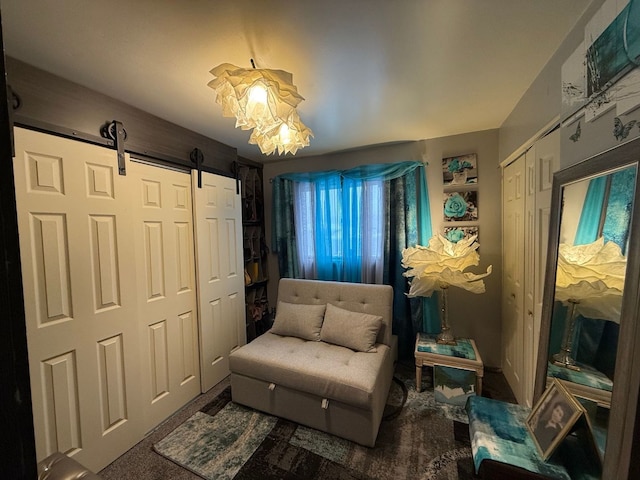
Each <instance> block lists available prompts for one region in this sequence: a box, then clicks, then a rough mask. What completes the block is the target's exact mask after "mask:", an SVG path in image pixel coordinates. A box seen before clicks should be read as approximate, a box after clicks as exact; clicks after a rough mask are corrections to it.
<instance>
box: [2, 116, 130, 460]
mask: <svg viewBox="0 0 640 480" xmlns="http://www.w3.org/2000/svg"><path fill="white" fill-rule="evenodd" d="M15 140H16V155H15V159H14V166H15V180H16V182H15V183H16V198H17V208H18V224H19V230H20V254H21V261H22V267H23V270H22V271H23V288H24V297H25V311H26V328H27V341H28V347H29V369H30V377H31V391H32V396H33V416H34V430H35V437H36V451H37V457H38V460H41V459H43V458H44V457H46V456H47V455H49V454H51V453H53V452H56V451H60V452H64V453H66V454H68V455H70V456H73V457H74V458H75V459H76V460H78V461H79V462H80V463H82V464H84V465H86V466H87V467H88V468H90V469H92V470H94V471H97V470H99V469H101V468H102V467H104V466H105V465H106V464H107V463H109V462H110V461H112V460H113V459H115V458H116V457H117V456H119V455H121V454H122V453H124V452H125V451H126V450H127V449H129V448H130V447H131V446H132V445H133V444H135V443H136V442H137V441H138V440H140V438H141V432H142V417H141V415H140V412H141V408H140V393H139V392H140V388H139V383H140V369H139V364H140V362H139V352H138V346H139V344H140V339H139V331H138V325H137V322H136V281H135V278H136V272H135V257H134V245H133V242H132V241H131V231H132V210H131V191H132V188H131V187H132V185H131V178H130V177H126V176H121V175H118V164H117V160H116V152H114V151H113V150H110V149H106V148H101V147H98V146H93V145H89V144H86V143H82V142H78V141H73V140H67V139H62V138H58V137H55V136H51V135H46V134H42V133H37V132H32V131H28V130H22V129H19V128H16V129H15Z"/></svg>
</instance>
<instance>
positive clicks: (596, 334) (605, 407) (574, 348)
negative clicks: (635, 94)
mask: <svg viewBox="0 0 640 480" xmlns="http://www.w3.org/2000/svg"><path fill="white" fill-rule="evenodd" d="M639 162H640V141H631V142H629V143H626V144H624V145H621V146H619V147H617V148H615V149H613V150H609V151H607V152H604V153H602V154H600V155H596V156H595V157H592V158H589V159H587V160H585V161H583V162H580V163H578V164H576V165H573V166H571V167H569V168H566V169H564V170H561V171H559V172H557V173H556V174H555V175H554V179H553V189H552V206H551V208H552V210H551V212H550V215H551V222H550V225H549V250H548V257H547V269H546V277H545V286H544V298H543V305H542V319H541V328H540V343H539V352H538V364H537V370H536V385H535V389H534V401H537V400H538V399H539V398H540V396H541V395H542V393H543V391H544V390H545V388H546V386H547V385H548V384H549V383H550V382H551V381H552V379H553V378H558V379H560V380H561V381H562V383H563V384H564V385H565V386H566V387H567V389H568V390H569V391H570V392H571V393H573V394H574V395H575V396H576V397H577V398H578V400H579V401H580V402H581V403H582V404H583V405H584V406H585V408H586V409H587V411H588V412H589V413H590V417H591V423H592V425H593V431H594V437H595V441H596V443H597V445H598V447H599V450H600V452H601V455H602V456H603V458H604V471H603V478H626V473H625V474H622V475H620V473H622V472H626V471H627V470H628V465H629V463H628V462H629V458H630V453H629V452H630V445H631V439H632V436H633V421H630V422H629V421H626V423H625V420H626V419H627V418H628V415H629V414H632V415H633V417H631V418H633V419H635V414H636V407H637V398H638V386H639V382H640V378H636V377H638V376H637V375H633V376H632V374H631V372H632V371H633V370H632V368H631V366H633V365H636V364H637V367H640V360H637V359H636V357H640V350H638V351H637V352H636V350H635V339H636V337H637V336H638V333H639V332H640V329H638V311H637V306H638V299H639V295H638V285H639V281H638V277H639V276H640V270H639V266H640V258H639V256H640V239H639V238H638V234H639V233H640V220H639V218H640V208H637V207H639V206H640V203H639V202H640V200H639V198H640V196H639V189H638V176H639V175H638V168H639V165H640V163H639ZM632 377H633V378H632ZM623 445H625V446H626V447H625V448H621V447H622V446H623ZM625 464H626V467H625ZM625 468H626V470H625ZM621 469H622V470H621Z"/></svg>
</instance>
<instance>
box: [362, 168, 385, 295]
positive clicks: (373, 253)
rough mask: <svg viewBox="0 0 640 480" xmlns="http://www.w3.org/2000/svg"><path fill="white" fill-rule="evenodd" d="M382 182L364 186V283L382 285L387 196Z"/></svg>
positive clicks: (365, 183) (372, 182)
mask: <svg viewBox="0 0 640 480" xmlns="http://www.w3.org/2000/svg"><path fill="white" fill-rule="evenodd" d="M384 191H385V190H384V182H383V181H382V180H371V181H366V182H364V184H363V192H362V193H363V195H362V197H363V202H362V203H363V205H362V207H363V208H362V231H363V235H362V239H363V245H362V282H363V283H382V275H383V273H384V265H383V259H384V238H385V231H384V225H385V222H384V218H385V214H384V212H385V196H384Z"/></svg>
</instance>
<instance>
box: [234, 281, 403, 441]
mask: <svg viewBox="0 0 640 480" xmlns="http://www.w3.org/2000/svg"><path fill="white" fill-rule="evenodd" d="M392 307H393V289H392V288H391V287H390V286H388V285H370V284H360V283H345V282H326V281H317V280H299V279H288V278H284V279H281V280H280V283H279V288H278V306H277V308H276V318H275V321H274V325H273V327H272V329H271V330H269V331H268V332H267V333H265V334H263V335H261V336H259V337H258V338H256V339H255V340H254V341H252V342H251V343H249V344H247V345H245V346H243V347H241V348H239V349H238V350H236V351H234V352H233V353H232V354H231V355H230V357H229V365H230V370H231V394H232V399H233V401H234V402H237V403H239V404H243V405H246V406H249V407H252V408H255V409H257V410H261V411H264V412H267V413H269V414H272V415H276V416H279V417H283V418H286V419H289V420H293V421H295V422H297V423H300V424H303V425H307V426H309V427H312V428H316V429H318V430H322V431H325V432H328V433H331V434H334V435H337V436H339V437H342V438H346V439H348V440H352V441H354V442H357V443H360V444H362V445H365V446H373V445H374V444H375V441H376V437H377V435H378V429H379V427H380V421H381V419H382V413H383V410H384V406H385V403H386V399H387V396H388V393H389V388H390V385H391V380H392V377H393V364H394V361H395V358H396V354H397V352H396V349H397V346H396V344H395V337H392V335H391V322H392ZM344 345H347V346H344Z"/></svg>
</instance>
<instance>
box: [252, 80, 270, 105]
mask: <svg viewBox="0 0 640 480" xmlns="http://www.w3.org/2000/svg"><path fill="white" fill-rule="evenodd" d="M249 103H250V104H252V105H258V104H261V105H265V104H266V103H267V89H266V88H264V85H263V84H262V83H261V82H258V83H255V84H253V85H252V86H251V88H250V89H249Z"/></svg>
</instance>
